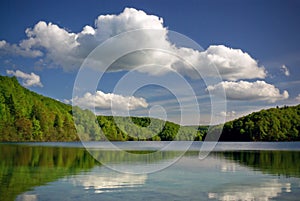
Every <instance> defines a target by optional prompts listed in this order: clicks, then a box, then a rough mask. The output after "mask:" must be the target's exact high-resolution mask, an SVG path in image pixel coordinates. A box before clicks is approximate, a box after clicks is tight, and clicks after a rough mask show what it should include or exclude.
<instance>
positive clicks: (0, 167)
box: [0, 144, 100, 201]
mask: <svg viewBox="0 0 300 201" xmlns="http://www.w3.org/2000/svg"><path fill="white" fill-rule="evenodd" d="M0 153H1V154H0V184H1V188H0V200H1V201H13V200H16V197H17V195H19V194H21V193H23V192H26V191H28V190H31V189H32V188H33V187H35V186H41V185H44V184H46V183H48V182H52V181H56V180H57V179H59V178H63V177H64V176H67V175H74V174H76V173H78V172H82V171H85V170H89V169H91V168H93V167H94V166H95V165H100V164H99V162H97V161H96V160H95V159H94V158H93V157H92V156H91V155H90V154H89V153H88V152H87V151H86V150H85V149H81V148H64V147H38V146H22V145H15V144H0ZM5 184H6V185H5Z"/></svg>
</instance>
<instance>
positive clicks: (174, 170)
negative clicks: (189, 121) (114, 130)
mask: <svg viewBox="0 0 300 201" xmlns="http://www.w3.org/2000/svg"><path fill="white" fill-rule="evenodd" d="M88 145H89V146H90V148H93V149H95V150H97V151H98V152H99V155H98V156H99V157H100V158H101V160H104V161H109V160H112V159H116V158H117V159H118V160H117V161H118V163H115V164H114V165H115V166H117V167H118V168H120V167H123V166H126V167H127V168H128V167H129V168H132V169H134V168H140V167H143V165H144V166H149V165H152V166H155V165H160V164H162V163H164V162H166V161H169V160H171V159H172V158H174V157H176V156H177V153H178V151H180V143H178V150H168V151H165V152H163V153H162V154H159V155H154V156H155V157H152V158H151V159H149V160H147V161H144V160H140V158H139V157H135V156H134V157H131V156H130V157H129V158H128V156H126V158H124V157H125V155H124V154H122V153H120V151H118V150H115V149H114V148H113V147H111V144H110V143H100V144H99V143H89V144H88ZM115 145H116V146H117V147H122V149H128V150H130V153H133V154H134V155H137V156H141V155H143V154H147V153H150V152H153V151H155V150H157V149H158V148H160V147H161V146H165V144H164V142H162V143H151V142H148V143H139V142H135V143H133V142H130V143H116V144H115ZM200 145H201V143H194V144H193V145H192V146H191V149H190V151H189V152H186V153H185V154H184V156H183V157H181V158H180V160H178V161H177V162H176V163H174V164H172V165H171V166H170V167H168V168H165V169H162V170H160V171H158V172H155V173H151V174H125V173H119V172H116V171H113V170H111V169H110V168H108V167H106V166H105V165H103V164H101V163H100V162H99V161H97V160H95V159H94V158H93V157H92V156H91V155H90V154H89V153H88V152H87V151H86V150H85V149H84V148H83V147H82V145H81V143H38V144H37V143H30V144H28V143H27V144H24V143H22V144H0V200H1V201H6V200H7V201H13V200H24V201H35V200H49V201H50V200H53V201H59V200H64V201H67V200H72V201H73V200H74V201H77V200H78V201H79V200H82V201H83V200H84V201H86V200H114V201H115V200H165V201H167V200H262V201H266V200H299V197H300V143H220V144H218V145H217V147H216V149H215V151H214V152H212V153H210V154H209V156H208V157H206V158H205V159H204V160H199V157H198V156H199V146H200ZM101 160H100V161H101ZM115 161H116V160H115Z"/></svg>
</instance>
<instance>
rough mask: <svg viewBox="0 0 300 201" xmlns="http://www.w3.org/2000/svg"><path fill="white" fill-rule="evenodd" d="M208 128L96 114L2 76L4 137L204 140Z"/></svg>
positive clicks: (0, 103)
mask: <svg viewBox="0 0 300 201" xmlns="http://www.w3.org/2000/svg"><path fill="white" fill-rule="evenodd" d="M74 112H75V113H74ZM73 113H74V114H75V115H74V117H75V122H76V128H75V124H74V119H73V115H72V114H73ZM99 126H100V127H101V129H100V127H99ZM205 128H206V127H205ZM204 131H205V129H204V130H203V127H202V130H201V131H200V130H198V128H197V127H180V126H179V125H178V124H175V123H172V122H165V121H162V120H159V119H154V118H148V117H109V116H98V117H97V118H96V117H95V115H94V114H93V113H92V112H91V111H88V110H81V109H79V108H74V110H73V111H72V106H70V105H67V104H64V103H61V102H59V101H56V100H53V99H51V98H48V97H45V96H42V95H39V94H37V93H34V92H31V91H30V90H28V89H26V88H24V87H22V86H21V85H20V84H19V83H18V81H17V79H16V78H15V77H11V78H10V77H5V76H0V141H76V140H79V137H80V138H81V139H82V140H110V141H126V140H166V141H168V140H174V139H175V140H194V139H197V140H201V139H202V136H203V135H204ZM77 134H78V135H77ZM78 136H79V137H78Z"/></svg>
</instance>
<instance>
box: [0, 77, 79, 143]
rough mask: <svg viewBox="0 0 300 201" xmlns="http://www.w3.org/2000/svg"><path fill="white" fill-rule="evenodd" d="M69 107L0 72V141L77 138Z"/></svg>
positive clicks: (68, 139)
mask: <svg viewBox="0 0 300 201" xmlns="http://www.w3.org/2000/svg"><path fill="white" fill-rule="evenodd" d="M71 111H72V107H71V106H70V105H66V104H63V103H61V102H59V101H56V100H53V99H51V98H47V97H44V96H41V95H39V94H37V93H34V92H31V91H29V90H28V89H26V88H24V87H22V86H21V85H20V84H19V83H18V81H17V79H16V78H15V77H12V78H9V77H4V76H0V141H73V140H77V139H78V138H77V135H76V129H75V126H74V123H73V119H72V114H71Z"/></svg>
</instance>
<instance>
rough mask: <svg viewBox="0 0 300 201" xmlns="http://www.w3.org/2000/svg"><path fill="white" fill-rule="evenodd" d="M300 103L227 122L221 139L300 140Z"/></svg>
mask: <svg viewBox="0 0 300 201" xmlns="http://www.w3.org/2000/svg"><path fill="white" fill-rule="evenodd" d="M299 132H300V105H298V106H290V107H288V106H284V107H282V108H272V109H268V110H261V111H260V112H254V113H252V114H250V115H247V116H245V117H242V118H239V119H236V120H234V121H230V122H227V123H225V125H224V128H223V133H222V136H221V139H220V140H221V141H299V140H300V134H299Z"/></svg>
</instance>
